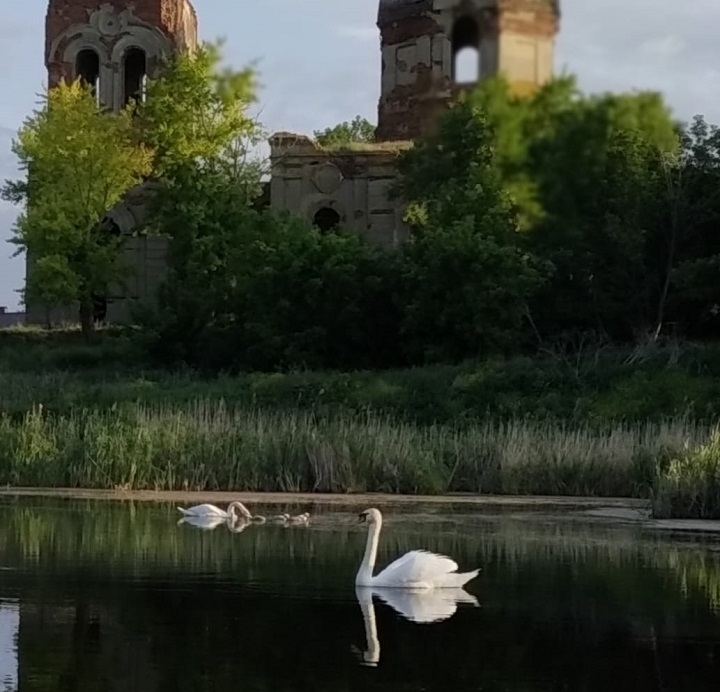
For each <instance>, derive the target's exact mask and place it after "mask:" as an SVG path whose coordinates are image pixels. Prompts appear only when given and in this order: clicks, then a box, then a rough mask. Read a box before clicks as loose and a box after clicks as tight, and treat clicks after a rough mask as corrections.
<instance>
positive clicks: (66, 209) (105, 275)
mask: <svg viewBox="0 0 720 692" xmlns="http://www.w3.org/2000/svg"><path fill="white" fill-rule="evenodd" d="M13 151H14V153H15V154H16V155H17V157H18V159H19V161H20V166H21V169H22V170H24V171H26V172H27V178H26V180H24V181H16V182H8V183H6V184H5V186H4V188H3V197H4V198H5V199H8V200H11V201H13V202H16V203H17V202H21V203H24V204H25V209H24V211H23V213H22V214H21V215H20V216H19V218H18V220H17V223H16V226H15V235H14V238H13V239H12V242H13V243H15V244H16V245H17V246H18V248H19V250H18V252H20V251H22V250H24V251H25V252H27V253H28V256H29V257H30V258H31V259H32V260H33V261H34V262H35V269H36V271H34V272H32V273H31V274H30V276H29V277H28V281H27V286H26V289H25V301H26V302H28V301H33V300H36V301H39V302H41V303H43V304H46V305H53V304H70V303H72V302H73V301H77V302H78V303H79V306H80V322H81V325H82V329H83V331H84V333H85V334H86V335H88V336H89V334H90V332H91V331H92V329H93V295H95V294H104V293H105V291H106V289H107V287H108V285H109V284H111V283H112V282H122V280H123V278H124V277H125V276H126V275H127V267H125V266H123V264H122V262H121V259H120V258H121V253H122V241H121V239H120V238H118V237H116V236H113V235H110V234H108V233H107V232H105V231H104V230H103V228H102V227H101V221H102V219H103V216H104V215H105V213H106V212H107V210H108V209H109V208H110V207H112V206H113V205H114V204H116V203H117V202H119V201H120V200H121V199H122V197H123V195H125V194H126V193H127V191H128V190H129V189H130V188H132V187H133V186H135V185H136V184H138V183H139V182H140V181H141V180H142V179H143V177H144V176H146V175H148V174H149V173H150V171H151V164H152V152H151V150H150V149H149V148H148V147H146V146H143V145H139V144H137V142H136V138H135V131H134V125H133V121H132V115H131V112H130V110H124V111H122V112H120V113H118V114H109V113H106V112H104V111H103V110H101V108H100V107H99V106H98V105H97V103H96V100H95V98H94V96H93V94H92V93H91V91H90V89H89V88H87V87H86V86H84V85H83V84H82V83H81V82H80V81H76V82H75V83H73V84H65V83H62V84H60V85H59V86H58V87H56V88H53V89H51V90H50V91H49V92H48V93H47V94H46V96H45V99H44V102H43V105H42V106H41V107H40V108H39V109H37V110H36V111H34V112H33V114H32V115H31V116H30V117H29V118H28V119H27V120H26V121H25V123H24V125H23V127H22V129H21V130H20V133H19V136H18V138H17V139H16V140H15V142H14V143H13Z"/></svg>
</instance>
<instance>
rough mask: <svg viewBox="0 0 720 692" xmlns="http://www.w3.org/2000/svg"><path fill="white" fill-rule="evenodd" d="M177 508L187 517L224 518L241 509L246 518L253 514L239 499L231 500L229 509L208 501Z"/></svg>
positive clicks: (233, 514) (241, 513) (241, 514)
mask: <svg viewBox="0 0 720 692" xmlns="http://www.w3.org/2000/svg"><path fill="white" fill-rule="evenodd" d="M177 509H178V512H181V513H182V514H184V515H185V516H186V517H221V518H222V519H228V518H230V517H232V516H237V515H236V514H235V512H236V511H239V512H240V516H242V517H245V518H246V519H250V517H251V516H252V515H251V514H250V511H249V510H248V508H247V507H246V506H245V505H244V504H243V503H242V502H238V501H237V500H236V501H235V502H231V503H230V504H229V505H228V508H227V510H224V509H220V507H216V506H215V505H210V504H208V503H205V504H202V505H195V506H194V507H188V508H184V507H178V508H177Z"/></svg>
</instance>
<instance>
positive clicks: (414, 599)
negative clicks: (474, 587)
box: [373, 587, 478, 624]
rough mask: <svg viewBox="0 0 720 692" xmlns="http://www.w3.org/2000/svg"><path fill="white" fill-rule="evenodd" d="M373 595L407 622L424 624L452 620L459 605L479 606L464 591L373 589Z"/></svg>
mask: <svg viewBox="0 0 720 692" xmlns="http://www.w3.org/2000/svg"><path fill="white" fill-rule="evenodd" d="M373 593H375V594H377V595H378V596H379V597H380V598H381V599H382V600H383V601H385V603H387V604H388V605H389V606H390V607H391V608H392V609H393V610H395V611H397V612H398V613H399V614H400V615H402V616H403V617H404V618H406V619H407V620H411V621H412V622H417V623H422V624H429V623H432V622H442V621H443V620H447V619H448V618H451V617H452V616H453V615H454V614H455V611H456V610H457V604H458V603H472V604H473V605H475V606H477V605H478V602H477V599H476V598H475V597H474V596H472V595H470V594H469V593H468V592H467V591H464V590H463V589H430V590H423V591H411V590H408V589H383V588H374V587H373Z"/></svg>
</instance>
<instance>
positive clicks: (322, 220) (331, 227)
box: [313, 207, 340, 233]
mask: <svg viewBox="0 0 720 692" xmlns="http://www.w3.org/2000/svg"><path fill="white" fill-rule="evenodd" d="M313 224H314V225H315V226H317V227H318V228H319V229H320V230H321V231H322V232H323V233H329V232H330V231H336V230H337V229H339V228H340V214H338V213H337V212H336V211H335V210H334V209H331V208H330V207H323V208H322V209H318V210H317V211H316V212H315V216H313Z"/></svg>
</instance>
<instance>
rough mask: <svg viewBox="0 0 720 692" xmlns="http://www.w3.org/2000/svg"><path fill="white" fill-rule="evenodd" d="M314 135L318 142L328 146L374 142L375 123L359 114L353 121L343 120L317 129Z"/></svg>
mask: <svg viewBox="0 0 720 692" xmlns="http://www.w3.org/2000/svg"><path fill="white" fill-rule="evenodd" d="M313 136H314V137H315V140H316V141H317V143H318V144H320V145H322V146H326V147H338V146H343V145H346V144H353V143H354V142H373V141H374V140H375V125H373V124H372V123H371V122H370V121H369V120H367V119H366V118H363V117H361V116H359V115H357V116H355V118H354V119H353V120H352V121H351V122H343V123H340V124H339V125H335V126H334V127H328V128H325V129H324V130H315V132H313Z"/></svg>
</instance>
